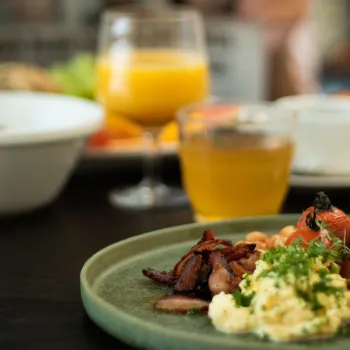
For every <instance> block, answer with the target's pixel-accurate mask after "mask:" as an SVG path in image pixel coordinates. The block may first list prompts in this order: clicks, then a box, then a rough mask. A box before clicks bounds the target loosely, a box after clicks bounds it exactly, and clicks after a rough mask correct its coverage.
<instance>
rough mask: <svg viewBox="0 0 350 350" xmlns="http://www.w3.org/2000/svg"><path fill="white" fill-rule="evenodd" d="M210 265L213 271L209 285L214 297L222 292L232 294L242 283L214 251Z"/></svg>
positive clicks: (222, 258) (223, 259)
mask: <svg viewBox="0 0 350 350" xmlns="http://www.w3.org/2000/svg"><path fill="white" fill-rule="evenodd" d="M209 263H210V264H211V266H212V269H213V271H212V273H211V275H210V277H209V281H208V284H209V289H210V291H211V292H212V293H213V295H216V294H219V293H220V292H225V293H232V292H233V290H234V289H236V288H237V286H238V284H239V283H240V282H241V278H239V277H238V276H237V275H235V274H234V273H233V271H232V269H231V267H230V266H229V264H228V263H227V261H226V260H225V258H224V257H223V256H222V255H221V254H220V253H219V252H216V251H214V252H212V253H211V255H210V260H209Z"/></svg>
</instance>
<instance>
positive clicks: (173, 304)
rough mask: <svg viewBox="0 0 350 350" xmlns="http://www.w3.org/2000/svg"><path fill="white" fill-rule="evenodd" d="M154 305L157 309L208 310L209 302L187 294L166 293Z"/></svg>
mask: <svg viewBox="0 0 350 350" xmlns="http://www.w3.org/2000/svg"><path fill="white" fill-rule="evenodd" d="M153 307H154V308H155V309H156V310H161V311H171V312H182V313H186V312H188V311H192V310H193V311H207V310H208V307H209V302H207V301H205V300H202V299H198V298H192V297H189V296H185V295H176V294H174V295H164V296H162V297H160V298H158V299H157V300H156V302H155V303H154V305H153Z"/></svg>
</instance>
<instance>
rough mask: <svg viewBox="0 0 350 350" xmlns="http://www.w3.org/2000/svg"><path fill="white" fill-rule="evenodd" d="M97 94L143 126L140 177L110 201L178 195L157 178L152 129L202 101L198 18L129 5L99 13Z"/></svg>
mask: <svg viewBox="0 0 350 350" xmlns="http://www.w3.org/2000/svg"><path fill="white" fill-rule="evenodd" d="M97 81H98V82H97V99H98V100H99V101H100V102H101V103H102V104H103V105H104V107H105V108H106V109H107V110H108V111H110V112H111V113H112V114H113V113H116V114H119V115H123V116H125V117H127V118H129V119H130V120H132V121H134V122H136V123H137V124H138V125H140V126H142V128H143V131H144V132H143V134H144V136H143V140H144V143H143V144H144V147H145V155H144V160H145V161H144V164H145V167H144V177H143V180H142V181H141V182H140V183H139V184H138V185H137V186H134V187H130V188H124V189H120V190H118V189H117V190H114V191H112V193H111V194H110V200H111V202H112V204H113V205H116V206H119V207H124V208H137V209H147V208H153V207H155V206H167V205H171V204H174V203H176V202H177V201H179V200H180V199H181V198H182V197H183V192H182V191H181V190H180V189H177V190H176V189H174V188H169V187H168V186H166V185H165V184H163V183H161V182H160V181H159V180H158V178H157V175H158V169H157V167H156V164H157V162H158V160H159V158H160V157H159V153H160V152H159V149H160V147H159V144H158V138H157V135H158V132H159V130H160V128H161V127H162V126H164V125H165V124H166V123H168V122H170V121H171V120H173V119H174V118H175V115H176V112H177V110H178V109H179V108H181V107H183V106H185V105H188V104H190V103H193V102H199V101H203V100H205V99H206V98H207V96H208V93H209V73H208V62H207V56H206V45H205V38H204V33H203V24H202V20H201V17H200V15H199V13H198V12H197V11H195V10H192V9H187V8H185V9H183V8H181V9H173V8H166V9H164V8H160V9H159V8H158V9H156V8H150V7H146V6H141V5H139V6H136V7H135V6H134V7H127V8H123V9H118V11H115V10H108V11H107V12H105V13H104V15H103V18H102V23H101V28H100V35H99V52H98V69H97Z"/></svg>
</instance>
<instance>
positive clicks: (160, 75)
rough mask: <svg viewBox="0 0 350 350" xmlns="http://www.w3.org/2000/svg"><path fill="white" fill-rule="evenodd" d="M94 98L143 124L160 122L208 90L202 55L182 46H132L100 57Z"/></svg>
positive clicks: (168, 119)
mask: <svg viewBox="0 0 350 350" xmlns="http://www.w3.org/2000/svg"><path fill="white" fill-rule="evenodd" d="M97 70H98V74H97V98H98V100H99V101H100V102H101V103H102V104H103V105H104V106H105V108H107V109H108V110H110V111H112V112H114V113H118V114H122V115H123V116H126V117H128V118H129V119H131V120H133V121H134V122H137V123H138V124H140V125H143V126H161V125H164V124H166V123H167V122H169V121H171V120H172V119H173V118H174V116H175V113H176V111H177V110H178V109H179V108H180V107H182V106H184V105H187V104H190V103H193V102H199V101H202V100H204V99H205V98H206V97H207V95H208V91H209V77H208V66H207V62H206V60H205V59H204V58H203V56H202V55H200V54H197V53H194V52H191V51H181V50H156V49H149V50H148V49H147V50H146V49H145V50H143V49H142V50H141V49H140V50H132V51H125V52H117V53H112V54H109V55H108V56H105V57H101V58H100V60H99V62H98V68H97Z"/></svg>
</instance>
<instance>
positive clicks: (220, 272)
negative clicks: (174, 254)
mask: <svg viewBox="0 0 350 350" xmlns="http://www.w3.org/2000/svg"><path fill="white" fill-rule="evenodd" d="M223 246H224V247H223ZM258 258H259V252H256V251H255V244H254V243H249V242H248V243H246V242H244V243H240V244H237V245H235V246H234V245H233V244H232V243H231V242H230V241H228V240H226V239H218V238H215V234H214V232H213V231H211V230H207V231H205V232H204V233H203V236H202V238H201V239H200V240H199V241H198V243H197V244H196V245H195V246H193V247H192V248H191V249H190V250H189V251H188V252H187V253H186V254H185V255H184V256H183V257H182V258H181V259H180V260H179V261H178V262H177V263H176V265H175V266H174V268H173V270H172V271H170V272H164V271H163V272H160V271H156V270H153V269H146V270H143V271H142V272H143V274H144V275H145V276H146V277H148V278H150V279H151V280H153V281H155V282H158V283H161V284H165V285H168V286H171V287H174V292H175V293H176V294H173V295H166V296H163V297H161V298H159V299H158V300H157V301H156V302H155V304H154V308H155V309H157V310H163V311H172V312H187V311H189V310H193V309H197V310H199V311H205V310H207V309H208V302H209V301H210V300H211V299H212V297H213V295H216V294H219V293H220V292H225V293H232V292H233V291H234V290H235V289H237V288H239V283H240V282H241V281H242V276H243V275H244V274H245V273H246V272H248V271H253V270H254V269H255V262H256V260H257V259H258ZM178 293H181V294H178Z"/></svg>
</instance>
